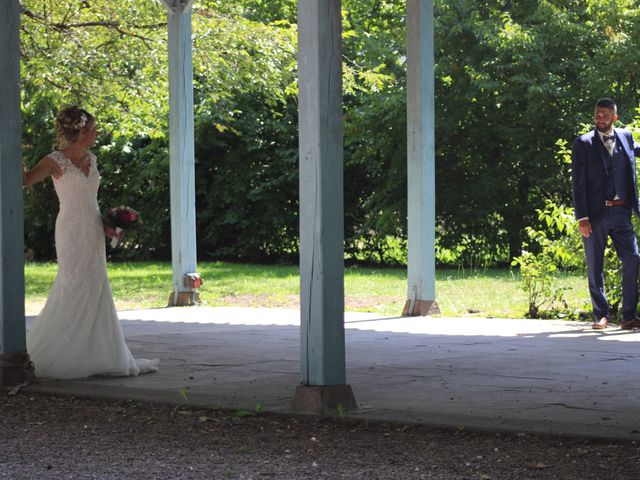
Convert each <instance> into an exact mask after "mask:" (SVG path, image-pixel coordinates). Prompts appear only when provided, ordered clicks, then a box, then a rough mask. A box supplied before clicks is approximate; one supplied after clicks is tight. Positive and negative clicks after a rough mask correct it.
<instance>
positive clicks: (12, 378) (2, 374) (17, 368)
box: [0, 352, 34, 387]
mask: <svg viewBox="0 0 640 480" xmlns="http://www.w3.org/2000/svg"><path fill="white" fill-rule="evenodd" d="M33 377H34V372H33V363H31V360H30V359H29V355H28V354H27V353H26V352H16V353H9V354H0V385H2V386H3V387H12V386H14V385H20V384H21V383H24V382H27V381H31V380H32V379H33Z"/></svg>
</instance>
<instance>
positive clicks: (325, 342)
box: [293, 0, 356, 413]
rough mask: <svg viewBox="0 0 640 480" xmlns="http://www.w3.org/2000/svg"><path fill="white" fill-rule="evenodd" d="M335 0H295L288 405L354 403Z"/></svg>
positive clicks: (319, 407) (319, 408)
mask: <svg viewBox="0 0 640 480" xmlns="http://www.w3.org/2000/svg"><path fill="white" fill-rule="evenodd" d="M340 8H341V2H340V0H299V1H298V69H299V79H298V80H299V81H298V83H299V112H298V121H299V132H300V133H299V135H300V138H299V142H300V144H299V148H300V316H301V318H300V321H301V322H300V339H301V356H302V358H301V373H302V385H300V386H299V387H298V389H297V390H296V394H295V397H294V400H293V409H294V410H298V411H309V412H325V413H326V412H328V411H330V410H331V409H335V408H336V407H337V405H338V404H341V405H342V407H343V408H345V409H353V408H356V403H355V399H354V398H353V393H352V391H351V387H350V386H349V385H346V371H345V368H346V367H345V340H344V248H343V241H344V218H343V215H344V214H343V180H342V178H343V119H342V57H341V50H342V48H341V40H342V39H341V16H340Z"/></svg>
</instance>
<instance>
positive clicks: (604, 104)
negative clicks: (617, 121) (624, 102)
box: [596, 98, 618, 113]
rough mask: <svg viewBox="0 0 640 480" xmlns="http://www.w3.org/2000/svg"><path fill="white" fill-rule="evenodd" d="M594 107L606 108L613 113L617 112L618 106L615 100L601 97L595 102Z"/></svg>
mask: <svg viewBox="0 0 640 480" xmlns="http://www.w3.org/2000/svg"><path fill="white" fill-rule="evenodd" d="M596 108H608V109H609V110H613V113H618V107H617V105H616V102H614V101H613V100H611V99H610V98H601V99H600V100H598V101H597V102H596Z"/></svg>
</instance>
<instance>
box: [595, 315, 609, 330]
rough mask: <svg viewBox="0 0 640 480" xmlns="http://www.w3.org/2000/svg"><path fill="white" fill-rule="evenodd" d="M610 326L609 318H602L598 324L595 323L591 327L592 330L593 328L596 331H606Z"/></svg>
mask: <svg viewBox="0 0 640 480" xmlns="http://www.w3.org/2000/svg"><path fill="white" fill-rule="evenodd" d="M608 326H609V320H608V319H607V317H602V318H601V319H600V320H598V321H597V322H593V324H592V325H591V328H593V329H594V330H604V329H605V328H607V327H608Z"/></svg>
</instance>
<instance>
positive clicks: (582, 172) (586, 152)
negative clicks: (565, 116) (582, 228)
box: [571, 128, 640, 222]
mask: <svg viewBox="0 0 640 480" xmlns="http://www.w3.org/2000/svg"><path fill="white" fill-rule="evenodd" d="M614 132H615V136H616V143H617V142H620V144H621V145H622V148H623V150H624V154H625V160H626V167H627V174H628V175H630V179H631V182H630V184H629V187H632V188H631V189H630V193H631V195H630V196H631V197H632V198H625V200H626V201H627V203H628V204H629V206H631V208H632V210H633V211H634V212H635V213H636V214H637V215H639V216H640V209H639V208H638V185H637V182H636V157H635V156H636V154H638V155H640V144H638V143H636V142H635V141H634V140H633V135H632V134H631V132H630V131H629V130H624V129H622V128H615V129H614ZM571 165H572V172H571V177H572V180H573V206H574V208H575V211H576V218H577V219H580V218H585V217H589V220H590V221H591V222H594V221H598V219H599V218H600V217H601V216H602V212H603V210H604V209H605V208H606V207H605V205H604V202H605V200H607V198H606V195H607V186H608V179H607V169H606V150H605V147H604V145H603V143H602V140H600V135H598V134H597V132H596V130H595V129H593V130H591V131H590V132H588V133H585V134H584V135H582V136H580V137H578V138H577V139H576V140H575V142H573V150H572V151H571Z"/></svg>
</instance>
